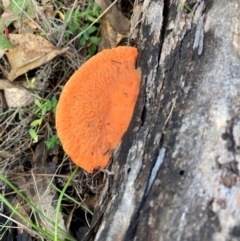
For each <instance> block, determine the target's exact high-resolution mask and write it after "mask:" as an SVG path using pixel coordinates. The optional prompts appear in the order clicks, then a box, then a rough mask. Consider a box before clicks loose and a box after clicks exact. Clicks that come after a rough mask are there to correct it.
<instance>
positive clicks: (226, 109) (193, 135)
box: [91, 0, 240, 241]
mask: <svg viewBox="0 0 240 241" xmlns="http://www.w3.org/2000/svg"><path fill="white" fill-rule="evenodd" d="M184 3H185V4H187V6H188V7H189V8H190V9H191V10H192V11H193V12H194V15H193V14H192V13H191V12H190V11H189V10H188V9H187V8H186V5H185V7H184V5H183V4H184ZM137 4H138V6H137V8H136V9H142V18H141V23H140V24H139V25H137V27H139V26H140V28H139V29H140V32H139V41H138V49H139V58H138V68H139V70H140V71H141V81H142V84H141V93H140V96H139V99H138V102H137V106H136V110H135V115H134V117H133V121H132V123H131V126H130V128H129V130H128V133H127V134H126V135H125V137H124V138H123V141H122V144H121V146H120V147H119V148H118V150H117V151H116V152H115V153H114V155H113V161H112V167H111V170H113V171H114V175H110V176H109V182H108V183H107V185H106V189H105V192H104V195H103V196H102V198H101V199H100V201H99V206H98V207H97V208H96V212H95V215H94V217H93V221H92V227H93V228H92V229H91V234H93V233H95V234H96V235H95V239H94V240H96V241H102V240H106V241H115V240H117V241H120V240H124V241H130V240H131V241H132V240H134V241H136V240H142V241H148V240H149V241H155V240H156V241H157V240H159V241H215V240H216V241H223V240H224V241H227V240H231V241H234V240H240V179H239V168H240V47H239V45H240V35H239V32H240V2H239V1H238V0H229V1H225V0H215V1H213V0H207V1H203V0H195V1H187V2H186V1H183V0H170V1H159V0H145V1H143V2H141V1H138V3H137ZM135 34H136V33H135ZM97 224H98V225H97Z"/></svg>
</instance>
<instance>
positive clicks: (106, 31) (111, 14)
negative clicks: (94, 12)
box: [95, 0, 130, 51]
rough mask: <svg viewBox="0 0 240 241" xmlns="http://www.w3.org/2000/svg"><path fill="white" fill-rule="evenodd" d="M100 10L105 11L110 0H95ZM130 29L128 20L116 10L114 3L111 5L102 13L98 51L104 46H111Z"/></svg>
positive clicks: (115, 44) (114, 45)
mask: <svg viewBox="0 0 240 241" xmlns="http://www.w3.org/2000/svg"><path fill="white" fill-rule="evenodd" d="M95 2H96V3H97V4H98V5H99V6H100V8H101V9H102V11H105V10H106V9H107V8H108V7H109V5H110V4H111V1H109V0H95ZM129 29H130V21H129V20H128V19H127V18H126V17H125V16H124V15H123V14H122V13H121V12H120V11H119V10H118V8H117V7H116V5H113V6H112V7H111V8H110V9H109V10H108V11H107V13H106V14H105V15H104V18H103V20H102V24H101V36H102V39H101V42H100V44H99V48H98V49H99V51H101V50H102V49H105V48H113V47H116V46H117V45H118V43H119V42H120V41H121V40H122V39H123V38H125V37H127V36H128V33H129Z"/></svg>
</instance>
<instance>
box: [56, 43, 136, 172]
mask: <svg viewBox="0 0 240 241" xmlns="http://www.w3.org/2000/svg"><path fill="white" fill-rule="evenodd" d="M137 55H138V51H137V49H136V48H134V47H118V48H114V49H108V50H103V51H102V52H100V53H99V54H97V55H96V56H94V57H92V58H91V59H90V60H88V61H87V62H86V63H84V64H83V65H82V66H81V67H80V68H79V69H78V70H77V71H76V72H75V73H74V74H73V75H72V77H71V78H70V80H69V81H68V82H67V84H66V85H65V87H64V88H63V91H62V93H61V96H60V99H59V102H58V105H57V112H56V128H57V132H58V136H59V138H60V140H61V142H62V146H63V149H64V151H65V152H66V153H67V154H68V155H69V156H70V158H71V159H72V160H73V162H75V163H76V165H78V166H80V167H82V168H83V169H85V170H86V171H87V172H89V173H92V172H93V171H94V169H97V168H105V167H106V166H107V164H108V162H109V158H110V154H111V152H112V150H113V149H114V148H115V147H116V146H117V145H118V144H119V142H120V140H121V138H122V136H123V134H124V133H125V132H126V130H127V128H128V126H129V123H130V121H131V118H132V114H133V110H134V106H135V103H136V100H137V96H138V93H139V84H140V73H139V71H138V70H137V69H135V64H136V59H137Z"/></svg>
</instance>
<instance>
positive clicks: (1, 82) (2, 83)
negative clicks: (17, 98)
mask: <svg viewBox="0 0 240 241" xmlns="http://www.w3.org/2000/svg"><path fill="white" fill-rule="evenodd" d="M16 87H17V86H16V85H15V84H13V83H12V82H10V81H8V80H6V79H0V90H5V89H8V88H16Z"/></svg>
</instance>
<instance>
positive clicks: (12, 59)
mask: <svg viewBox="0 0 240 241" xmlns="http://www.w3.org/2000/svg"><path fill="white" fill-rule="evenodd" d="M9 39H10V42H11V43H12V44H13V45H14V46H15V47H14V48H12V49H10V50H9V51H8V52H7V53H6V55H7V58H8V61H9V63H10V65H11V67H12V70H11V71H10V73H9V74H8V76H7V77H8V79H9V80H10V81H13V80H14V79H16V78H17V77H18V76H20V75H22V74H24V73H27V72H28V71H29V70H32V69H34V68H37V67H39V66H40V65H42V64H45V63H47V62H48V61H50V60H51V59H53V58H54V57H56V56H57V55H59V54H62V53H64V52H66V51H67V48H63V49H61V48H57V47H55V46H53V45H52V44H51V43H50V42H48V41H47V40H46V39H44V38H43V37H41V36H36V35H34V34H31V33H24V34H9Z"/></svg>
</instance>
